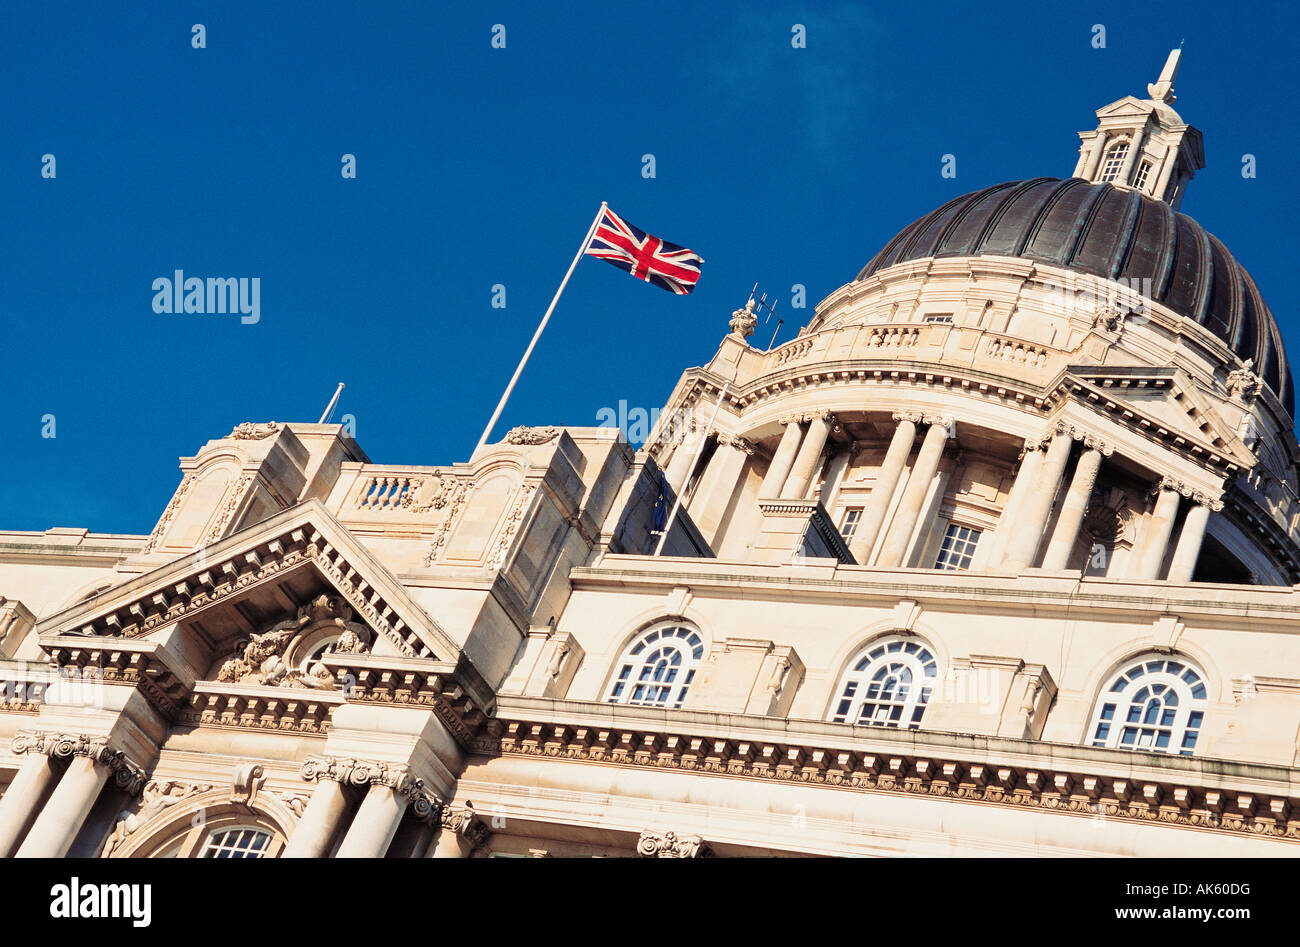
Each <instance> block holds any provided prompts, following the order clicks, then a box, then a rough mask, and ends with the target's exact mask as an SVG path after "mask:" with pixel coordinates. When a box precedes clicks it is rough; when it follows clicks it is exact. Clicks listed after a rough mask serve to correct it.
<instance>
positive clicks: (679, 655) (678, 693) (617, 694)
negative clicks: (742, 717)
mask: <svg viewBox="0 0 1300 947" xmlns="http://www.w3.org/2000/svg"><path fill="white" fill-rule="evenodd" d="M703 657H704V641H703V639H701V638H700V635H699V632H697V631H694V630H693V629H691V628H688V627H685V626H683V625H678V624H666V625H657V626H655V627H654V628H651V629H650V630H649V631H646V632H644V633H642V634H640V635H638V636H637V637H636V638H635V639H634V640H633V641H632V643H631V644H630V645H628V647H627V649H626V650H625V651H624V652H623V654H622V656H621V657H620V658H619V661H618V664H617V668H618V671H617V673H616V674H615V675H614V683H613V685H612V686H611V687H610V690H609V703H611V704H645V705H648V706H651V707H674V708H676V707H680V706H681V705H682V701H683V700H685V699H686V691H687V689H688V688H689V687H690V686H691V681H693V680H694V679H695V668H696V667H697V666H698V665H699V663H700V660H701V659H702V658H703Z"/></svg>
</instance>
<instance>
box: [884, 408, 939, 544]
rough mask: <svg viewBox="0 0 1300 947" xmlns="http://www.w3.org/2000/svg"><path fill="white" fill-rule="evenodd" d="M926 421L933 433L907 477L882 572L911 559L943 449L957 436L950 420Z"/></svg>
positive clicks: (888, 537)
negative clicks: (911, 547) (910, 551)
mask: <svg viewBox="0 0 1300 947" xmlns="http://www.w3.org/2000/svg"><path fill="white" fill-rule="evenodd" d="M925 420H926V421H927V422H929V424H930V429H929V430H928V431H926V432H925V438H924V439H923V440H922V442H921V449H920V451H918V452H917V455H916V463H915V464H914V465H913V466H912V472H911V473H910V474H908V476H907V486H906V487H904V488H903V496H902V498H901V499H900V500H899V503H898V509H897V510H896V511H895V513H894V521H893V522H892V523H891V524H890V527H889V532H888V533H887V534H886V535H885V543H884V545H883V546H881V547H880V555H879V556H877V558H876V565H878V566H881V567H882V568H886V569H891V568H896V567H898V566H901V565H903V564H904V563H903V557H904V556H906V555H907V547H908V546H909V545H910V543H911V541H912V533H913V531H914V530H915V529H916V521H917V519H918V518H919V517H920V515H921V505H922V504H923V503H924V502H925V498H926V495H927V494H928V493H929V492H930V484H931V482H932V481H933V480H934V475H935V474H936V473H938V471H939V463H940V461H942V460H943V449H944V447H945V446H946V445H947V443H948V438H949V437H951V436H952V435H953V434H954V433H956V425H955V424H953V422H952V421H951V420H950V419H947V418H926V419H925Z"/></svg>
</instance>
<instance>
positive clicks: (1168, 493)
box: [1130, 477, 1195, 579]
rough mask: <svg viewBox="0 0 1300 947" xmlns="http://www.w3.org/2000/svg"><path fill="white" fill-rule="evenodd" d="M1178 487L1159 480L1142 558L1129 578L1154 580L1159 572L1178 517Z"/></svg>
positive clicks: (1175, 484) (1173, 482)
mask: <svg viewBox="0 0 1300 947" xmlns="http://www.w3.org/2000/svg"><path fill="white" fill-rule="evenodd" d="M1178 486H1179V485H1178V484H1177V483H1176V482H1175V481H1173V480H1170V479H1169V478H1168V477H1163V478H1161V480H1160V485H1159V487H1157V490H1158V491H1159V493H1158V496H1157V497H1156V507H1155V510H1154V511H1153V512H1152V514H1151V522H1150V523H1149V524H1148V525H1147V538H1146V542H1144V543H1143V544H1142V556H1141V557H1140V558H1139V559H1138V561H1137V566H1136V568H1134V569H1133V570H1132V572H1131V573H1130V578H1134V579H1154V578H1155V577H1156V575H1157V574H1158V573H1159V572H1160V564H1161V563H1162V562H1164V561H1165V552H1166V551H1167V550H1168V549H1169V537H1170V536H1171V535H1172V534H1173V531H1174V519H1175V518H1176V517H1177V516H1178V503H1179V499H1180V498H1179V496H1178V492H1179V491H1178ZM1193 564H1195V563H1193Z"/></svg>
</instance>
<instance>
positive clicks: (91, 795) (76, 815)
mask: <svg viewBox="0 0 1300 947" xmlns="http://www.w3.org/2000/svg"><path fill="white" fill-rule="evenodd" d="M109 772H110V770H109V768H108V767H107V766H105V765H104V764H102V763H97V762H96V761H95V759H94V758H93V757H92V756H88V755H87V756H82V755H77V756H74V757H73V758H72V762H71V763H69V764H68V771H67V772H66V773H64V774H63V778H62V779H60V780H59V785H58V786H57V787H56V788H55V790H54V794H53V795H52V796H50V801H49V802H47V803H46V804H45V808H43V809H42V810H41V814H40V815H39V816H37V817H36V824H35V825H33V826H32V829H31V831H30V832H28V833H27V838H25V839H23V843H22V845H20V846H19V847H18V855H17V857H18V858H62V857H63V856H64V855H66V854H67V853H68V849H69V848H71V847H72V842H73V840H74V839H75V838H76V837H77V833H78V832H80V831H81V826H82V824H83V823H84V822H85V821H86V816H88V815H90V810H91V807H92V806H94V804H95V800H96V799H98V798H99V791H100V790H101V789H103V788H104V783H105V782H107V781H108V774H109Z"/></svg>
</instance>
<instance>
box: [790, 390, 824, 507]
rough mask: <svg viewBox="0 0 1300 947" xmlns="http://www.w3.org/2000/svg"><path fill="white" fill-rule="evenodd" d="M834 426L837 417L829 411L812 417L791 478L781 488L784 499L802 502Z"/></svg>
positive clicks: (792, 468) (792, 469)
mask: <svg viewBox="0 0 1300 947" xmlns="http://www.w3.org/2000/svg"><path fill="white" fill-rule="evenodd" d="M834 424H835V417H834V415H832V414H831V413H830V412H829V411H820V412H818V413H817V414H814V415H812V417H811V420H810V422H809V424H808V433H807V434H805V435H804V438H803V443H802V444H800V445H799V453H798V454H797V455H796V456H795V459H794V466H793V467H791V468H790V476H789V477H787V478H786V481H785V486H784V487H782V488H781V497H782V499H787V500H801V499H803V497H804V494H806V493H807V492H808V484H809V483H811V482H812V478H813V476H814V475H815V474H816V473H817V465H818V464H819V463H820V462H821V459H822V451H823V450H825V448H826V439H827V438H828V437H830V433H831V428H832V427H833V426H834Z"/></svg>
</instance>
